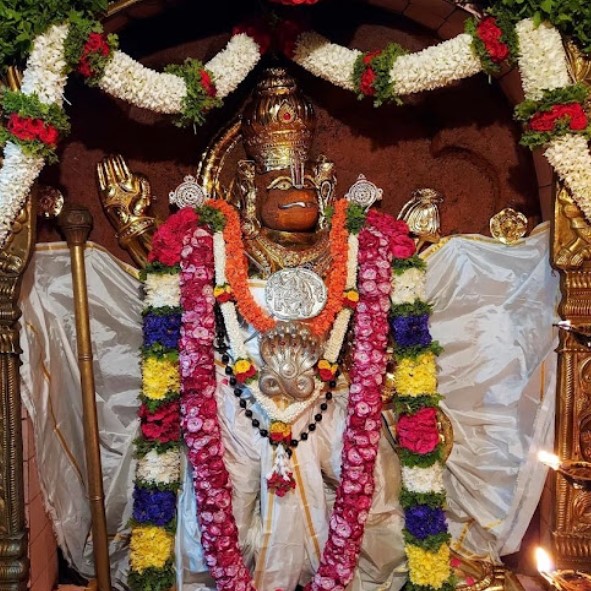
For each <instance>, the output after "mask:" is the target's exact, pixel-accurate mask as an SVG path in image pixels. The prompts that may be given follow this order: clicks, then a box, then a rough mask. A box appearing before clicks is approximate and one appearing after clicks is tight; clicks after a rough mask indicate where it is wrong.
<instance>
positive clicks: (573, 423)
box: [551, 188, 591, 571]
mask: <svg viewBox="0 0 591 591" xmlns="http://www.w3.org/2000/svg"><path fill="white" fill-rule="evenodd" d="M552 246H553V249H552V250H553V253H552V257H553V263H554V266H555V267H556V268H558V269H559V270H560V288H561V292H562V301H561V304H560V310H559V311H560V315H561V316H562V318H563V319H565V320H569V321H570V322H571V323H572V325H573V327H575V328H576V329H577V330H579V331H582V332H584V333H587V332H589V330H590V329H591V256H590V255H591V226H590V225H589V224H588V223H587V222H586V220H585V219H584V218H583V215H582V213H581V211H580V210H579V208H578V207H577V206H576V205H575V204H574V202H573V200H572V198H571V197H570V196H569V194H568V193H567V191H566V190H564V189H560V188H559V190H558V197H557V199H556V204H555V219H554V232H553V244H552ZM579 340H582V341H583V342H582V343H581V342H579ZM579 340H577V339H576V338H575V336H574V335H573V333H569V332H566V331H561V335H560V344H559V347H558V384H557V398H556V441H555V446H554V447H555V453H556V454H557V455H558V456H559V457H560V459H561V460H563V461H564V460H584V461H591V350H590V349H589V348H587V347H586V346H585V343H584V339H579ZM551 478H552V479H553V480H552V481H551V491H552V504H553V508H554V511H553V521H552V524H551V526H552V543H553V546H554V555H555V560H556V563H557V566H558V567H559V568H573V569H580V570H584V571H585V570H586V571H589V570H590V569H589V560H590V557H591V492H588V491H584V490H579V489H577V488H575V487H573V485H572V484H570V483H569V482H568V481H567V480H566V479H565V478H564V477H563V476H562V475H560V474H558V473H553V474H552V475H551Z"/></svg>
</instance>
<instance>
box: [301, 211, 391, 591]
mask: <svg viewBox="0 0 591 591" xmlns="http://www.w3.org/2000/svg"><path fill="white" fill-rule="evenodd" d="M370 214H371V217H370ZM370 214H368V219H367V221H368V225H366V227H365V228H364V229H363V230H362V231H361V232H360V234H359V295H360V301H359V304H358V305H357V308H356V310H355V320H354V334H355V353H354V357H353V367H352V369H351V387H350V390H349V403H348V414H349V418H348V421H347V427H346V429H345V433H344V436H343V440H344V445H343V453H342V470H341V483H340V484H339V487H338V489H337V495H336V500H335V504H334V508H333V512H332V516H331V519H330V530H329V535H328V540H327V542H326V545H325V546H324V550H323V553H322V560H321V563H320V566H319V568H318V572H317V573H316V575H315V576H314V579H313V580H312V581H311V583H309V584H308V585H307V586H306V591H320V590H329V589H330V590H333V591H343V590H344V588H345V587H346V586H347V585H348V584H349V583H350V581H351V579H352V578H353V574H354V572H355V568H356V566H357V561H358V559H359V552H360V550H361V543H362V541H363V533H364V530H365V522H366V520H367V516H368V515H369V511H370V508H371V503H372V498H373V492H374V484H375V483H374V475H373V473H374V468H375V462H376V458H377V455H378V444H379V441H380V431H381V412H382V382H383V379H384V374H385V372H386V363H387V357H386V347H387V341H388V311H389V309H390V297H389V294H390V290H391V261H392V256H393V253H392V251H393V248H392V242H391V241H390V240H389V239H388V238H390V237H391V236H388V234H390V235H393V234H396V233H397V232H396V230H395V228H394V227H393V226H392V224H391V222H393V221H394V220H392V218H390V217H389V216H384V215H382V214H378V213H377V212H376V213H375V215H374V212H370ZM390 221H391V222H390ZM374 222H375V223H374ZM389 222H390V223H389ZM369 223H372V225H371V226H370V225H369Z"/></svg>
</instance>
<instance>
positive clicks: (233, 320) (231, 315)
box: [220, 302, 248, 360]
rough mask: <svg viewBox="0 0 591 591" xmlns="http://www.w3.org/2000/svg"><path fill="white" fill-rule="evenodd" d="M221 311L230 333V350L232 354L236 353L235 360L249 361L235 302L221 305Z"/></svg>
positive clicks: (227, 330)
mask: <svg viewBox="0 0 591 591" xmlns="http://www.w3.org/2000/svg"><path fill="white" fill-rule="evenodd" d="M220 309H221V311H222V315H223V317H224V325H225V327H226V332H227V333H228V339H229V341H230V348H231V349H232V353H234V360H236V359H248V352H247V350H246V345H245V344H244V339H243V338H242V333H241V332H240V323H239V322H238V314H237V313H236V306H235V304H234V302H224V303H223V304H221V306H220Z"/></svg>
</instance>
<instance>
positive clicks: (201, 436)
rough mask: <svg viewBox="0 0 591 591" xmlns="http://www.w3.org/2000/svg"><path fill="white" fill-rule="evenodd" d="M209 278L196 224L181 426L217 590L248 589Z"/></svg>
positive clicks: (184, 260)
mask: <svg viewBox="0 0 591 591" xmlns="http://www.w3.org/2000/svg"><path fill="white" fill-rule="evenodd" d="M213 277H214V264H213V239H212V236H211V234H210V233H209V232H208V231H207V230H205V229H203V228H197V230H195V232H194V233H193V234H192V235H190V236H189V237H188V238H187V239H185V242H184V245H183V248H182V250H181V306H182V308H183V310H184V312H183V317H182V328H181V340H180V347H179V349H180V367H181V382H182V387H181V394H182V398H181V412H182V428H183V434H184V437H185V442H186V444H187V448H188V456H189V461H190V462H191V466H192V468H193V485H194V488H195V497H196V499H197V517H198V519H199V525H200V527H201V545H202V547H203V552H204V554H205V561H206V563H207V566H208V567H209V570H210V572H211V575H212V576H213V578H214V579H215V581H216V585H217V588H218V589H219V590H220V591H222V590H224V591H254V585H253V582H252V579H251V577H250V574H249V572H248V569H247V568H246V565H245V564H244V560H243V558H242V553H241V552H240V548H239V546H238V528H237V527H236V522H235V520H234V514H233V513H232V485H231V483H230V478H229V474H228V471H227V469H226V466H225V464H224V461H223V459H222V456H223V453H224V447H223V443H222V436H221V429H220V423H219V420H218V415H217V412H218V409H217V402H216V399H215V392H216V378H215V365H214V349H213V336H214V333H215V316H214V310H213V306H214V303H215V298H214V296H213Z"/></svg>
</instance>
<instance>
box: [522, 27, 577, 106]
mask: <svg viewBox="0 0 591 591" xmlns="http://www.w3.org/2000/svg"><path fill="white" fill-rule="evenodd" d="M515 30H516V32H517V38H518V41H519V57H518V61H519V72H520V74H521V82H522V85H523V92H524V93H525V98H527V99H532V100H540V99H541V98H542V95H543V92H544V90H552V89H554V88H562V87H564V86H568V85H569V84H570V83H571V80H570V76H569V74H568V68H567V61H566V53H565V51H564V47H563V45H562V39H561V37H560V33H559V32H558V31H557V30H556V29H555V28H554V27H553V26H552V25H550V24H548V23H541V24H540V25H539V26H537V27H536V26H535V24H534V21H533V20H532V19H530V18H528V19H524V20H522V21H520V22H519V23H517V25H516V27H515Z"/></svg>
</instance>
